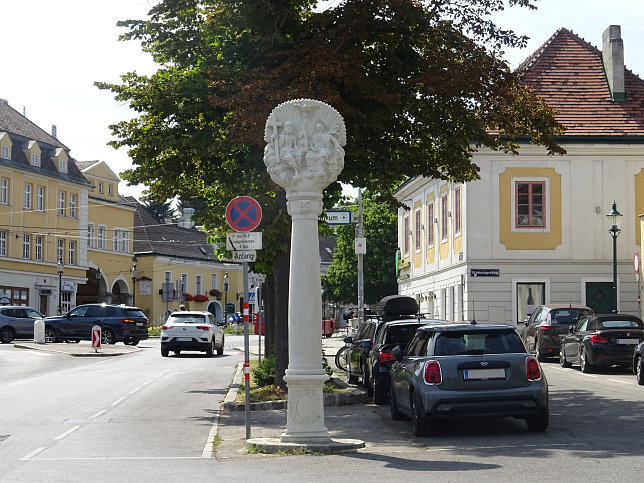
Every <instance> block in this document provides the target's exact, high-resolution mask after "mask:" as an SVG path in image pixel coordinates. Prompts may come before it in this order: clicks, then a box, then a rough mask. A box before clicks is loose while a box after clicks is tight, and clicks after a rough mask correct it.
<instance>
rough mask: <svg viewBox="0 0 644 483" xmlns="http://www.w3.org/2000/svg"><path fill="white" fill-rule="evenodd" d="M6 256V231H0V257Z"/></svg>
mask: <svg viewBox="0 0 644 483" xmlns="http://www.w3.org/2000/svg"><path fill="white" fill-rule="evenodd" d="M6 256H7V231H6V230H0V257H6Z"/></svg>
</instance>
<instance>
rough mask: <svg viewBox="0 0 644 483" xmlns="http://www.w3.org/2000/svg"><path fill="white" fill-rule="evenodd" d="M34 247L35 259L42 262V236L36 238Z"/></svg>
mask: <svg viewBox="0 0 644 483" xmlns="http://www.w3.org/2000/svg"><path fill="white" fill-rule="evenodd" d="M35 247H36V253H35V259H36V260H38V261H39V262H41V261H42V235H37V236H36V244H35Z"/></svg>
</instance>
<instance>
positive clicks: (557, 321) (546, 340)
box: [521, 305, 593, 362]
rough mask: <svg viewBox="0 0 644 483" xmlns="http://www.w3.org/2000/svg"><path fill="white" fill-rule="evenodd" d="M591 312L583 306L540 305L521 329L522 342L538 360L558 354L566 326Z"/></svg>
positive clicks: (541, 360) (566, 330)
mask: <svg viewBox="0 0 644 483" xmlns="http://www.w3.org/2000/svg"><path fill="white" fill-rule="evenodd" d="M592 313H593V310H592V309H591V308H589V307H585V306H576V307H573V306H567V305H540V306H538V307H537V308H535V309H534V312H532V315H531V316H530V318H529V319H528V320H527V321H526V324H525V327H524V328H523V330H522V331H521V339H522V340H523V344H524V345H525V347H526V349H528V352H531V353H534V354H535V355H536V356H537V360H538V361H539V362H543V361H545V360H546V359H547V358H548V357H553V356H558V355H559V347H560V346H561V339H563V338H564V336H565V335H566V334H567V333H568V327H570V326H571V325H572V324H576V323H577V322H578V321H579V319H580V318H581V317H583V316H585V315H590V314H592Z"/></svg>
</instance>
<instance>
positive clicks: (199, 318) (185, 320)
mask: <svg viewBox="0 0 644 483" xmlns="http://www.w3.org/2000/svg"><path fill="white" fill-rule="evenodd" d="M170 319H171V321H172V322H177V323H181V324H203V323H204V322H205V317H204V316H203V315H199V314H195V315H190V314H186V315H171V316H170Z"/></svg>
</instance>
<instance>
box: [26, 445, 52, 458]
mask: <svg viewBox="0 0 644 483" xmlns="http://www.w3.org/2000/svg"><path fill="white" fill-rule="evenodd" d="M46 449H47V448H46V447H45V446H43V447H41V448H38V449H35V450H33V451H32V452H31V453H29V454H28V455H27V456H23V457H22V458H20V461H27V460H30V459H31V458H33V457H34V456H36V455H37V454H39V453H42V452H43V451H45V450H46Z"/></svg>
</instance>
